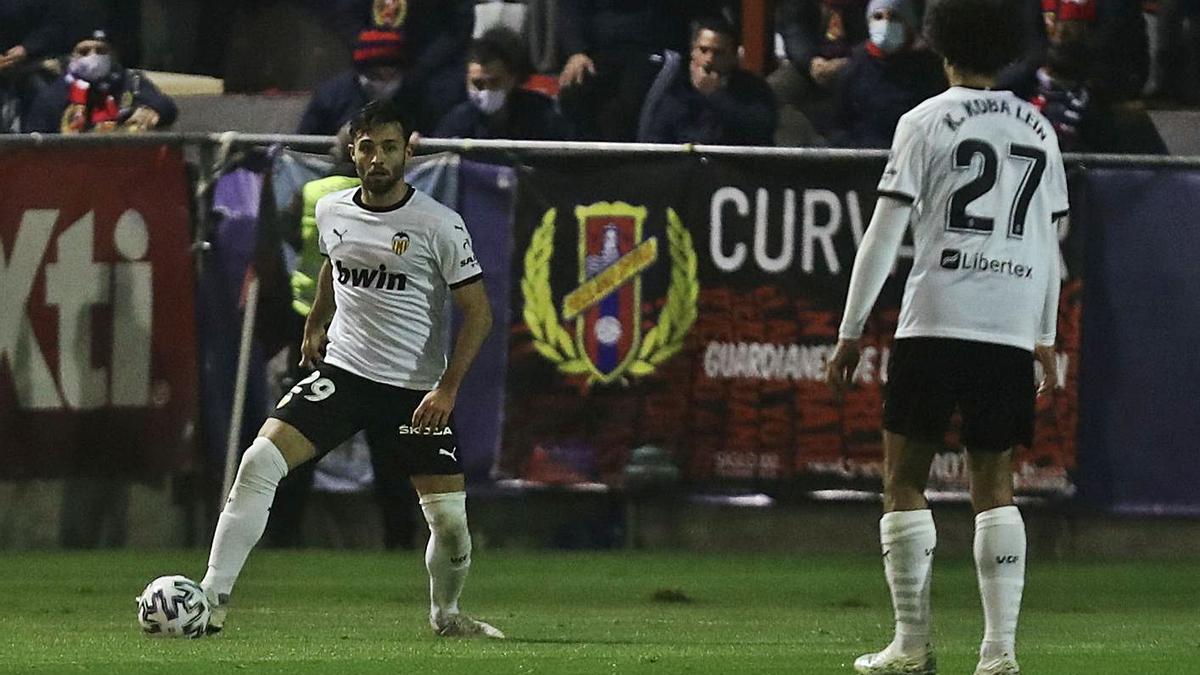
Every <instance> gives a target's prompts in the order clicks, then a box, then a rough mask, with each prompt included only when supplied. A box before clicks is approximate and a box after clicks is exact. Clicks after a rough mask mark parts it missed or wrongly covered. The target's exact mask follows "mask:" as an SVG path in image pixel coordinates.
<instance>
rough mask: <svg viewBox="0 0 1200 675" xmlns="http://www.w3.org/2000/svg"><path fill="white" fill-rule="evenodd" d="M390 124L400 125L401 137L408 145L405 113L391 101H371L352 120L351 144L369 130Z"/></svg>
mask: <svg viewBox="0 0 1200 675" xmlns="http://www.w3.org/2000/svg"><path fill="white" fill-rule="evenodd" d="M388 124H398V125H399V126H400V135H401V136H402V137H403V138H404V142H405V143H408V133H407V131H408V122H407V119H406V116H405V115H404V113H403V112H401V111H400V109H399V108H397V107H396V105H395V104H394V103H392V102H391V101H371V102H370V103H368V104H366V105H365V106H363V109H362V110H360V111H358V114H356V115H355V116H354V119H352V120H350V142H351V143H353V142H354V141H356V140H357V139H358V137H359V136H361V135H362V134H363V133H365V132H366V131H367V130H368V129H374V128H376V127H381V126H385V125H388Z"/></svg>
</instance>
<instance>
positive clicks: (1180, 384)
mask: <svg viewBox="0 0 1200 675" xmlns="http://www.w3.org/2000/svg"><path fill="white" fill-rule="evenodd" d="M1080 196H1081V199H1080V200H1079V202H1080V203H1081V204H1083V205H1085V208H1084V209H1081V212H1080V218H1081V219H1082V220H1084V221H1085V222H1086V227H1087V228H1088V232H1089V233H1091V234H1092V236H1089V238H1088V242H1089V243H1088V247H1087V264H1088V268H1087V269H1088V282H1087V291H1086V293H1085V297H1086V302H1087V312H1086V313H1085V317H1086V318H1085V321H1084V336H1085V338H1084V354H1085V357H1086V359H1087V370H1086V372H1085V377H1086V380H1085V382H1084V385H1083V388H1082V391H1083V392H1084V395H1083V411H1084V419H1085V420H1086V424H1085V425H1084V426H1083V427H1082V429H1081V432H1080V437H1081V442H1082V443H1083V444H1084V447H1086V448H1087V454H1086V455H1083V456H1081V457H1080V467H1079V485H1080V495H1081V497H1084V498H1085V499H1086V500H1087V501H1089V502H1091V503H1092V504H1094V505H1096V506H1101V507H1104V508H1108V509H1111V510H1113V511H1116V512H1120V513H1130V514H1158V515H1192V516H1195V515H1198V514H1200V489H1197V485H1200V440H1198V439H1200V358H1197V356H1196V351H1195V350H1196V345H1197V344H1200V293H1198V292H1197V291H1198V289H1200V265H1197V264H1196V253H1195V252H1196V251H1197V250H1200V227H1197V223H1196V214H1197V213H1200V172H1197V171H1194V170H1179V169H1139V170H1134V169H1118V168H1112V169H1092V170H1089V171H1088V172H1087V173H1086V174H1085V176H1084V179H1083V185H1082V190H1081V193H1080Z"/></svg>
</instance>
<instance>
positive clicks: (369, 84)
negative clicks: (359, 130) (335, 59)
mask: <svg viewBox="0 0 1200 675" xmlns="http://www.w3.org/2000/svg"><path fill="white" fill-rule="evenodd" d="M403 63H404V36H403V35H401V34H400V33H398V32H396V31H394V30H379V29H375V28H368V29H365V30H363V31H362V32H361V33H359V35H358V42H357V43H356V44H355V47H354V65H353V67H351V68H349V69H347V70H345V71H343V72H342V73H340V74H338V75H336V76H334V77H333V78H332V79H330V80H327V81H325V82H324V83H322V84H321V86H319V87H317V90H316V91H315V92H314V93H313V96H312V100H310V101H309V102H308V107H307V108H306V109H305V110H304V116H303V117H301V118H300V126H299V127H298V128H297V129H296V133H299V134H317V135H324V136H332V135H333V134H336V133H338V131H339V130H340V129H341V128H342V127H343V126H345V125H346V124H347V123H348V122H349V121H350V119H351V118H352V117H354V115H355V114H356V113H357V112H358V111H359V110H362V108H363V106H365V105H366V104H367V103H369V102H371V101H379V100H384V99H386V100H389V101H391V102H392V103H393V104H395V105H396V106H397V107H398V108H399V109H400V110H402V111H404V113H405V114H407V115H409V118H410V119H413V118H415V117H416V116H417V106H416V103H417V101H416V93H415V92H414V90H413V89H412V87H411V85H410V82H409V81H408V80H407V73H406V71H405V70H404V68H403V67H402V66H403ZM417 130H420V127H417Z"/></svg>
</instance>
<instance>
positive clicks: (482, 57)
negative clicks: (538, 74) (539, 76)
mask: <svg viewBox="0 0 1200 675" xmlns="http://www.w3.org/2000/svg"><path fill="white" fill-rule="evenodd" d="M496 61H499V62H500V63H503V64H504V67H505V68H507V69H508V71H509V72H510V73H512V74H513V75H515V76H516V78H517V83H518V84H519V83H521V82H524V81H525V80H527V79H529V76H530V75H531V74H533V64H532V63H531V61H530V58H529V49H528V48H527V47H526V45H525V41H524V40H522V39H521V36H520V35H517V34H516V33H515V32H513V31H512V30H510V29H508V28H505V27H503V26H497V27H496V28H492V29H490V30H488V31H487V32H486V33H484V34H483V35H480V36H479V38H478V39H476V40H475V41H474V42H472V43H471V47H470V48H469V49H468V50H467V63H478V64H479V65H486V64H488V63H494V62H496Z"/></svg>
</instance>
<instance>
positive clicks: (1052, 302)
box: [1038, 139, 1071, 346]
mask: <svg viewBox="0 0 1200 675" xmlns="http://www.w3.org/2000/svg"><path fill="white" fill-rule="evenodd" d="M1054 142H1055V147H1054V150H1055V152H1054V156H1053V158H1052V159H1051V160H1050V180H1049V182H1048V184H1047V186H1048V187H1049V189H1050V208H1051V215H1050V242H1049V244H1048V245H1047V246H1046V249H1047V251H1046V259H1047V263H1046V264H1047V265H1049V271H1050V278H1049V279H1048V280H1047V281H1046V301H1045V304H1044V305H1043V306H1042V321H1041V328H1042V329H1041V336H1040V337H1039V338H1038V344H1039V345H1043V346H1053V345H1054V341H1055V339H1056V337H1057V334H1058V296H1059V293H1060V292H1061V290H1062V270H1061V269H1059V261H1060V253H1059V245H1058V231H1059V226H1058V224H1059V221H1061V220H1065V219H1067V218H1068V217H1069V214H1070V208H1071V206H1070V201H1069V194H1070V193H1069V191H1068V188H1067V170H1066V167H1065V166H1064V165H1063V161H1062V155H1060V154H1059V152H1058V140H1057V139H1054Z"/></svg>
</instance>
